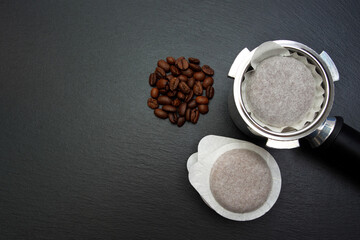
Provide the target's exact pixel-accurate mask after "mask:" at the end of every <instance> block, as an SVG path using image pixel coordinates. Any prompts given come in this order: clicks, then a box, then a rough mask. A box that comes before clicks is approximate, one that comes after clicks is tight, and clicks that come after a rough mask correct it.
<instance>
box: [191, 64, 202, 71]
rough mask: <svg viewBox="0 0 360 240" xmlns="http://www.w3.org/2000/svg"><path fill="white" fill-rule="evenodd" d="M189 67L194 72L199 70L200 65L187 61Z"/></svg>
mask: <svg viewBox="0 0 360 240" xmlns="http://www.w3.org/2000/svg"><path fill="white" fill-rule="evenodd" d="M189 68H190V69H191V70H193V71H195V72H200V71H201V67H200V66H199V65H197V64H193V63H189Z"/></svg>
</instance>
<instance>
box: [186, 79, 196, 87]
mask: <svg viewBox="0 0 360 240" xmlns="http://www.w3.org/2000/svg"><path fill="white" fill-rule="evenodd" d="M194 84H195V78H193V77H192V78H189V79H188V81H187V85H188V86H189V87H190V88H193V87H194Z"/></svg>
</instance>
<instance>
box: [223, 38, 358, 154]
mask: <svg viewBox="0 0 360 240" xmlns="http://www.w3.org/2000/svg"><path fill="white" fill-rule="evenodd" d="M273 42H274V43H276V44H278V45H280V46H281V47H283V48H285V49H287V50H288V51H289V52H290V53H297V54H298V55H300V56H304V57H306V59H307V61H308V62H309V63H311V64H312V65H314V66H315V67H316V72H317V73H318V74H319V75H320V76H321V78H322V83H321V86H322V88H323V89H324V93H323V102H322V104H321V109H320V110H319V111H318V113H317V114H316V116H315V117H314V119H313V120H312V121H310V122H307V123H306V125H305V126H304V127H303V128H301V129H297V130H293V131H285V132H279V131H274V130H272V129H269V128H266V127H264V126H262V125H261V124H259V122H257V121H256V119H254V118H253V117H252V115H251V113H250V112H249V111H248V108H247V106H246V104H245V103H244V96H242V91H241V89H242V87H243V82H244V75H245V74H246V73H247V72H248V71H249V70H251V69H252V67H251V59H252V57H253V55H254V53H255V51H256V49H257V48H255V49H254V50H252V51H249V50H248V49H247V48H244V49H243V50H242V51H241V52H240V53H239V54H238V56H237V57H236V59H235V61H234V62H233V64H232V66H231V68H230V71H229V74H228V75H229V77H232V78H234V84H233V88H232V90H231V92H230V94H229V100H228V108H229V112H230V116H231V118H232V120H233V121H234V123H235V124H236V126H237V127H238V128H239V129H240V130H241V131H242V132H243V133H245V134H247V135H249V136H253V137H260V138H263V139H266V145H267V146H268V147H271V148H277V149H291V148H296V147H299V146H300V140H301V141H302V140H304V139H306V140H307V142H308V143H309V144H310V145H311V146H312V147H314V148H315V147H320V146H321V147H329V146H331V148H332V149H337V150H338V151H341V152H344V153H349V154H351V155H352V156H355V157H356V158H359V159H360V133H359V132H358V131H356V130H355V129H353V128H351V127H350V126H348V125H346V124H345V123H344V121H343V118H341V117H329V113H330V110H331V107H332V105H333V101H334V82H336V81H338V80H339V73H338V70H337V68H336V66H335V64H334V62H333V61H332V59H331V58H330V56H329V55H328V54H327V53H326V52H325V51H323V52H321V53H320V54H318V53H316V52H315V51H314V50H313V49H311V48H309V47H308V46H306V45H304V44H302V43H299V42H295V41H289V40H277V41H273Z"/></svg>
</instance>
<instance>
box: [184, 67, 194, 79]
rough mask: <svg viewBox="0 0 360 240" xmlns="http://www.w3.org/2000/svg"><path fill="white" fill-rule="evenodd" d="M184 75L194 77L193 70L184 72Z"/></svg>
mask: <svg viewBox="0 0 360 240" xmlns="http://www.w3.org/2000/svg"><path fill="white" fill-rule="evenodd" d="M182 74H184V75H185V76H186V77H192V75H193V74H194V72H193V70H191V69H190V68H188V69H186V70H185V71H182Z"/></svg>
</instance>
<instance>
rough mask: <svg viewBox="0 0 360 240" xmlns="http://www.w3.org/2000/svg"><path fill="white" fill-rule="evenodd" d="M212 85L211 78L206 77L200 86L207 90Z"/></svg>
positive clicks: (212, 80)
mask: <svg viewBox="0 0 360 240" xmlns="http://www.w3.org/2000/svg"><path fill="white" fill-rule="evenodd" d="M213 84H214V79H213V78H212V77H207V78H205V79H204V81H203V83H202V86H203V88H205V89H206V88H207V87H208V86H212V85H213Z"/></svg>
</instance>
